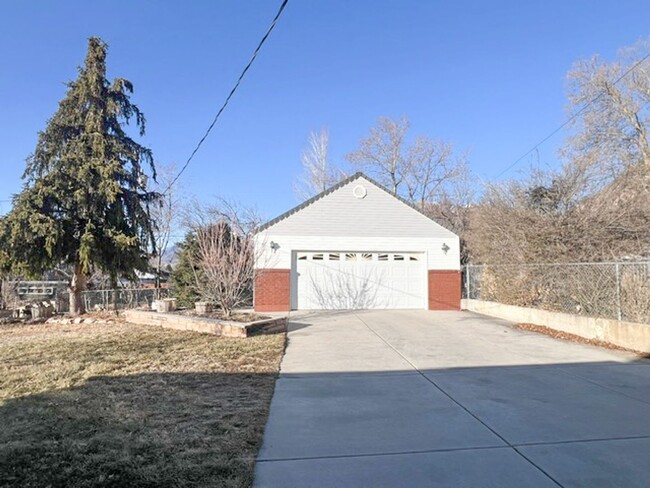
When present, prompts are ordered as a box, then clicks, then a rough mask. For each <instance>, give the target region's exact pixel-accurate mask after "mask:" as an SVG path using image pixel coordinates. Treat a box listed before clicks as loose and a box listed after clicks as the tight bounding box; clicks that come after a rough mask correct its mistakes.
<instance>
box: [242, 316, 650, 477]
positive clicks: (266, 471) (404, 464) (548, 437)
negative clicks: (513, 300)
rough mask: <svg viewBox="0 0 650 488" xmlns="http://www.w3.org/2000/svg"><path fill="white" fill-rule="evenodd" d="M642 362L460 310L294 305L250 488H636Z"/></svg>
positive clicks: (646, 457) (647, 394) (646, 368)
mask: <svg viewBox="0 0 650 488" xmlns="http://www.w3.org/2000/svg"><path fill="white" fill-rule="evenodd" d="M649 461H650V362H648V361H646V360H640V359H639V358H638V357H636V356H633V355H630V354H624V353H619V352H613V351H607V350H604V349H598V348H594V347H590V346H584V345H578V344H572V343H567V342H563V341H558V340H554V339H551V338H548V337H546V336H542V335H538V334H533V333H529V332H523V331H517V330H515V329H513V328H511V327H510V326H509V324H508V323H507V322H504V321H500V320H496V319H491V318H486V317H483V316H480V315H476V314H472V313H469V312H428V311H372V312H370V311H364V312H345V313H342V312H330V313H327V312H321V313H307V314H295V315H292V319H291V326H290V332H289V344H288V348H287V352H286V356H285V357H284V360H283V362H282V371H281V376H280V378H279V380H278V382H277V384H276V389H275V394H274V397H273V402H272V404H271V413H270V417H269V421H268V423H267V426H266V432H265V436H264V445H263V447H262V449H261V451H260V453H259V457H258V461H257V466H256V482H255V485H256V486H258V487H348V486H349V487H382V486H387V487H388V486H390V487H420V486H421V487H425V486H426V487H431V486H436V487H438V486H440V487H482V488H483V487H495V488H497V487H498V488H503V487H523V486H526V487H547V486H549V487H552V486H564V487H569V486H570V487H584V486H589V487H591V488H593V487H613V486H621V487H626V488H631V487H646V486H648V483H649V480H650V462H649Z"/></svg>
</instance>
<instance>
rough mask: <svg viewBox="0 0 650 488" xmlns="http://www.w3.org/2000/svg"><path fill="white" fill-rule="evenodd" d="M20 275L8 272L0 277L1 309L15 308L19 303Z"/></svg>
mask: <svg viewBox="0 0 650 488" xmlns="http://www.w3.org/2000/svg"><path fill="white" fill-rule="evenodd" d="M19 284H20V277H18V276H15V275H13V274H10V273H7V274H5V275H3V276H2V277H1V278H0V310H5V309H7V308H15V307H16V306H17V304H18V301H19V300H18V285H19Z"/></svg>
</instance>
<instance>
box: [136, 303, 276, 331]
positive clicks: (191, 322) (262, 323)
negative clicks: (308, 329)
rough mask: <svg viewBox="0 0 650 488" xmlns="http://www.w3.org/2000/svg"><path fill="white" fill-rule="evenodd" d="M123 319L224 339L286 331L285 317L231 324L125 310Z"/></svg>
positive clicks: (223, 321) (202, 318)
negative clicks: (212, 335)
mask: <svg viewBox="0 0 650 488" xmlns="http://www.w3.org/2000/svg"><path fill="white" fill-rule="evenodd" d="M124 319H125V320H126V321H127V322H129V323H132V324H143V325H157V326H160V327H164V328H167V329H176V330H192V331H195V332H202V333H204V334H214V335H218V336H224V337H250V336H253V335H260V334H275V333H279V332H286V331H287V317H276V318H270V319H264V320H257V321H255V322H232V321H227V320H217V319H211V318H207V317H205V318H204V317H192V316H189V315H182V314H178V313H160V312H150V311H148V310H125V311H124Z"/></svg>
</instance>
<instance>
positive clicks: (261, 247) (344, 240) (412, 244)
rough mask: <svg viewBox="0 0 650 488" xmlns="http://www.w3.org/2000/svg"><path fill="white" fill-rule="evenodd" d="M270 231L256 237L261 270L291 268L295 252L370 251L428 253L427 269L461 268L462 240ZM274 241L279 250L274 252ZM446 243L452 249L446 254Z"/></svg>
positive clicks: (258, 264)
mask: <svg viewBox="0 0 650 488" xmlns="http://www.w3.org/2000/svg"><path fill="white" fill-rule="evenodd" d="M272 229H273V228H270V229H269V230H268V231H266V232H261V233H260V234H258V235H257V236H256V244H257V248H258V252H257V255H258V256H259V258H258V263H257V267H258V268H276V269H290V268H291V264H292V263H291V258H292V252H293V251H342V252H345V251H351V252H352V251H358V252H361V251H367V252H424V253H426V261H427V269H449V270H458V269H460V247H459V240H458V237H457V236H455V235H453V234H452V237H448V238H439V237H438V238H428V239H427V238H422V237H408V236H402V237H343V236H285V235H277V234H275V233H272V232H271V230H272ZM271 242H274V243H275V244H277V245H278V246H279V247H278V249H277V250H276V251H273V250H272V249H271ZM443 244H446V245H447V246H449V250H448V251H447V253H446V254H445V253H444V252H443V250H442V246H443Z"/></svg>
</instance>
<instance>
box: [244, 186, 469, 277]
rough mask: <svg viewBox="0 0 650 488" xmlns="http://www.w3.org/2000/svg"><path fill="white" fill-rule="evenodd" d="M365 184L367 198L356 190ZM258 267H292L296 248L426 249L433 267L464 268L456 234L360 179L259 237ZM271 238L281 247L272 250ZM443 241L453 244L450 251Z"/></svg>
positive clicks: (417, 250) (352, 249)
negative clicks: (362, 196) (358, 186)
mask: <svg viewBox="0 0 650 488" xmlns="http://www.w3.org/2000/svg"><path fill="white" fill-rule="evenodd" d="M357 185H363V187H364V188H365V189H366V191H367V195H366V197H365V198H356V197H355V196H354V194H353V189H354V188H355V187H356V186H357ZM255 238H256V247H257V256H258V258H257V268H276V269H291V268H292V267H294V266H293V264H294V263H292V256H293V253H294V252H295V251H332V252H335V251H339V252H345V251H349V252H354V251H356V252H364V251H365V252H420V253H424V255H425V261H426V265H427V266H426V267H427V269H433V270H458V269H460V245H459V239H458V236H457V235H456V234H454V233H453V232H451V231H449V230H447V229H445V228H444V227H442V226H440V225H438V224H437V223H435V222H433V221H432V220H430V219H429V218H427V217H425V216H424V215H422V214H421V213H419V212H418V211H417V210H415V209H413V208H411V207H409V206H408V205H406V204H405V203H403V202H401V201H400V200H398V199H396V198H395V197H393V196H392V195H391V194H390V193H387V192H386V191H384V190H383V189H381V188H379V187H377V186H375V185H374V184H373V183H372V182H370V181H368V180H366V179H364V178H363V177H359V178H357V179H355V180H353V181H351V182H350V183H348V184H346V185H344V186H342V187H341V188H339V189H337V190H335V191H333V192H332V193H330V194H328V195H325V196H324V197H323V198H321V199H320V200H317V201H315V202H313V203H312V204H311V205H308V206H307V207H305V208H303V209H301V210H299V211H297V212H296V213H295V214H292V215H290V216H288V217H287V218H285V219H283V220H281V221H279V222H277V223H275V224H274V225H271V226H270V227H268V228H266V229H265V230H263V231H262V232H260V233H259V234H257V235H256V236H255ZM271 242H273V243H275V245H276V247H277V249H275V250H273V249H271ZM443 245H446V246H448V247H449V250H448V251H447V252H446V253H445V252H444V251H443Z"/></svg>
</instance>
